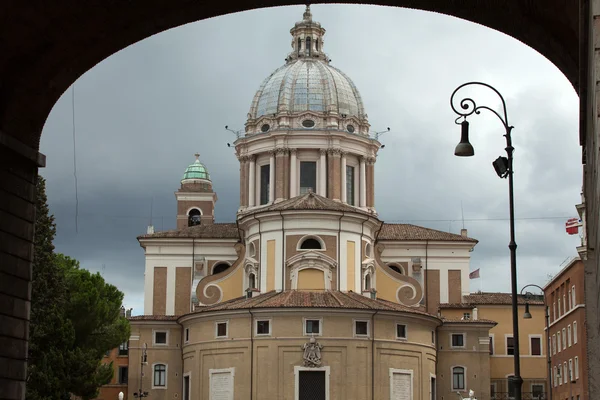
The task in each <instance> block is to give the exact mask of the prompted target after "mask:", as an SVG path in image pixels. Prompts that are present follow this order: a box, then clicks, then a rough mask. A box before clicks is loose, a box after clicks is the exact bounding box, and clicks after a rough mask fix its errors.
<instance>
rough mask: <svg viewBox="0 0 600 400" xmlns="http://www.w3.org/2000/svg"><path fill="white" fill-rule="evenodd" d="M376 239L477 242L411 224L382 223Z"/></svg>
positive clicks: (476, 241)
mask: <svg viewBox="0 0 600 400" xmlns="http://www.w3.org/2000/svg"><path fill="white" fill-rule="evenodd" d="M377 239H378V240H439V241H453V242H472V243H478V240H477V239H473V238H470V237H465V236H461V235H457V234H455V233H449V232H443V231H438V230H435V229H430V228H424V227H422V226H417V225H411V224H383V227H382V228H381V232H380V233H379V236H378V237H377Z"/></svg>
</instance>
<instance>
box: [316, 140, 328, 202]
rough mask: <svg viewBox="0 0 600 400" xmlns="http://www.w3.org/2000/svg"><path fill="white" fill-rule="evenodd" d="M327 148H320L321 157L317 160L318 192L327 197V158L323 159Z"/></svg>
mask: <svg viewBox="0 0 600 400" xmlns="http://www.w3.org/2000/svg"><path fill="white" fill-rule="evenodd" d="M325 154H327V150H325V149H321V158H320V160H319V190H318V192H317V193H318V194H319V195H321V196H323V197H327V160H326V159H325Z"/></svg>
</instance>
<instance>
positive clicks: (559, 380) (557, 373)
mask: <svg viewBox="0 0 600 400" xmlns="http://www.w3.org/2000/svg"><path fill="white" fill-rule="evenodd" d="M554 368H556V375H557V376H558V384H559V385H562V379H563V377H562V367H561V366H560V364H559V365H558V367H554Z"/></svg>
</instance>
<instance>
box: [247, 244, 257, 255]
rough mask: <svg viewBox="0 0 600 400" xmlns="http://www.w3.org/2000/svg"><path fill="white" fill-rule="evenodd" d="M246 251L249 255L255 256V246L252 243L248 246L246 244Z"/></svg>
mask: <svg viewBox="0 0 600 400" xmlns="http://www.w3.org/2000/svg"><path fill="white" fill-rule="evenodd" d="M248 247H249V249H248V252H249V253H250V257H254V256H256V246H254V243H250V246H248Z"/></svg>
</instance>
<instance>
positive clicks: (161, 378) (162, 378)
mask: <svg viewBox="0 0 600 400" xmlns="http://www.w3.org/2000/svg"><path fill="white" fill-rule="evenodd" d="M166 385H167V366H166V365H164V364H156V365H155V366H154V386H157V387H165V386H166Z"/></svg>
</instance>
